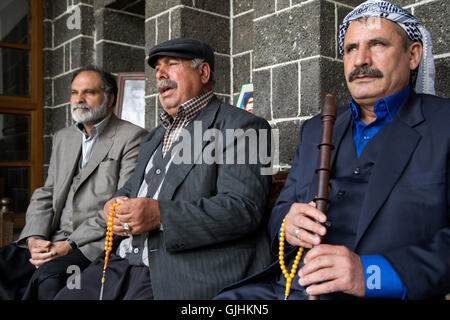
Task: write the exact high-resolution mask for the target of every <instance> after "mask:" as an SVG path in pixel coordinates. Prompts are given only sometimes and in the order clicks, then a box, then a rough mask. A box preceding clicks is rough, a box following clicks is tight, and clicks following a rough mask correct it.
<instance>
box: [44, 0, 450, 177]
mask: <svg viewBox="0 0 450 320" xmlns="http://www.w3.org/2000/svg"><path fill="white" fill-rule="evenodd" d="M362 2H363V1H361V0H342V1H335V0H220V1H212V0H45V1H44V3H45V12H46V15H45V20H44V35H45V45H44V46H45V48H44V56H45V61H44V69H45V78H44V87H45V92H44V114H45V150H46V151H45V157H46V159H45V163H48V158H49V155H50V147H51V137H52V134H53V133H54V132H55V131H56V130H57V129H59V128H62V127H65V126H68V125H71V123H72V122H71V116H70V109H69V88H70V80H71V74H72V72H73V71H74V70H76V69H77V68H78V67H80V66H82V65H85V64H88V63H95V64H98V65H99V66H100V67H104V68H105V69H107V70H109V71H111V72H113V73H118V72H122V71H123V72H125V71H141V72H145V74H146V79H147V82H146V96H145V99H146V115H145V119H146V122H145V124H146V128H147V129H151V128H153V127H155V126H156V125H157V123H158V117H157V114H158V112H159V110H160V108H161V106H160V105H159V101H158V98H157V92H156V89H155V85H154V83H155V81H154V78H155V74H154V71H153V69H152V68H150V67H149V66H148V65H147V64H146V61H145V57H146V55H147V54H148V50H149V49H150V48H151V47H152V46H154V45H155V44H158V43H160V42H162V41H165V40H168V39H173V38H177V37H196V38H199V39H201V40H204V41H205V42H207V43H209V44H210V45H211V46H212V47H213V48H214V50H215V60H216V67H215V79H216V87H215V89H214V91H215V93H216V94H217V95H218V97H219V98H221V99H222V100H224V101H226V102H229V103H231V104H234V103H235V102H236V100H237V97H238V95H239V91H240V87H241V85H242V84H243V83H247V82H253V84H254V90H255V95H254V99H255V103H254V104H255V114H257V115H259V116H261V117H264V118H265V119H267V120H268V121H269V122H270V124H271V125H272V127H273V128H276V129H278V130H279V133H280V164H281V168H282V169H288V168H289V167H290V165H291V163H292V160H293V157H294V153H295V150H296V148H297V139H298V132H299V129H300V126H301V125H302V123H303V122H304V121H305V120H307V119H309V118H310V117H312V116H313V115H315V114H317V113H318V112H319V110H320V108H321V106H322V101H323V97H324V96H325V94H326V93H333V94H334V95H336V98H337V101H338V104H344V103H347V102H348V100H349V98H350V95H349V93H348V90H347V88H346V85H345V80H344V77H343V63H342V59H341V57H340V56H339V54H338V48H337V39H336V37H337V34H338V26H339V23H340V22H341V21H342V19H343V18H344V17H345V15H346V14H347V13H348V12H350V11H351V10H352V9H353V8H354V7H355V6H357V5H358V4H360V3H362ZM393 2H395V3H397V4H399V5H401V6H403V7H404V8H406V9H407V10H409V11H410V12H412V13H413V14H414V15H415V16H416V17H418V18H419V19H420V20H421V21H422V23H423V24H424V25H425V26H426V27H427V29H428V30H429V31H430V33H431V36H432V39H433V43H434V48H433V53H434V57H435V64H436V93H437V95H439V96H442V97H446V98H450V87H449V86H448V83H450V67H449V66H450V30H449V25H448V23H447V21H448V16H449V15H450V12H449V11H450V6H449V5H448V4H449V3H448V0H397V1H395V0H394V1H393ZM70 6H77V7H79V8H80V14H81V18H82V23H81V27H80V28H79V29H76V30H68V29H67V19H68V18H69V17H70V14H71V11H69V10H68V8H70Z"/></svg>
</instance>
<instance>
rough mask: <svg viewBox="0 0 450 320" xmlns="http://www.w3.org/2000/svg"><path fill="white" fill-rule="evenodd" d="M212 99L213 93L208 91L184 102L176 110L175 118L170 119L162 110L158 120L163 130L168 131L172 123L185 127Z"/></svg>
mask: <svg viewBox="0 0 450 320" xmlns="http://www.w3.org/2000/svg"><path fill="white" fill-rule="evenodd" d="M212 97H213V92H212V91H208V92H207V93H204V94H202V95H200V96H197V97H195V98H192V99H190V100H188V101H186V102H185V103H183V104H181V106H180V107H179V108H178V112H177V115H176V116H175V118H172V116H171V115H170V114H169V113H168V112H167V111H166V110H164V109H163V110H162V111H161V112H160V114H159V119H160V120H161V124H162V126H163V127H164V129H166V130H168V129H169V130H170V129H171V126H172V125H173V124H174V123H178V124H184V125H187V124H188V123H189V122H191V120H192V119H194V117H195V116H196V115H197V114H198V113H199V112H200V110H202V109H203V108H204V107H205V106H206V105H207V104H208V102H209V101H210V100H211V99H212Z"/></svg>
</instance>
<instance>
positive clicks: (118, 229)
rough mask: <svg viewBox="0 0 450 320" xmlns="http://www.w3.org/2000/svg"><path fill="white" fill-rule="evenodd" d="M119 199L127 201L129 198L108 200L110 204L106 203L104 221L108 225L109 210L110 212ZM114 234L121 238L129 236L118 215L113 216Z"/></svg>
mask: <svg viewBox="0 0 450 320" xmlns="http://www.w3.org/2000/svg"><path fill="white" fill-rule="evenodd" d="M119 199H123V200H125V199H128V198H127V197H117V198H112V199H111V200H108V202H106V203H105V205H104V207H103V219H105V222H106V223H108V219H109V210H110V208H111V206H112V205H113V203H115V202H117V201H118V200H119ZM113 233H114V234H117V235H119V236H127V235H128V234H129V232H128V231H127V230H125V228H124V227H123V223H122V222H120V221H119V219H118V217H117V214H116V213H115V214H114V216H113Z"/></svg>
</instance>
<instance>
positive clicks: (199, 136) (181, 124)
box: [57, 38, 271, 299]
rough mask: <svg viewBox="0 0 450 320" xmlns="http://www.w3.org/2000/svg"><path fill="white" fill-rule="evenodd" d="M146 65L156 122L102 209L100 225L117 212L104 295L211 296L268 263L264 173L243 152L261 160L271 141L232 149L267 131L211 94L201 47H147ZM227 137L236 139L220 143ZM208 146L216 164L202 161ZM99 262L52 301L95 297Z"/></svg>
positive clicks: (179, 43) (209, 57) (207, 57)
mask: <svg viewBox="0 0 450 320" xmlns="http://www.w3.org/2000/svg"><path fill="white" fill-rule="evenodd" d="M148 63H149V65H150V66H151V67H152V68H154V69H155V70H156V87H157V89H158V95H159V101H160V102H161V105H162V106H163V110H162V112H161V113H160V121H161V125H159V126H158V127H156V128H155V129H153V130H152V131H151V132H150V133H149V135H148V136H147V137H146V138H145V139H144V141H143V142H142V144H141V148H140V152H139V157H138V164H137V166H136V169H135V172H134V174H133V176H132V177H131V178H130V179H129V180H128V181H127V182H126V183H125V185H124V187H123V188H121V189H120V190H118V191H117V193H116V194H115V196H114V198H112V199H111V200H110V201H108V202H107V203H106V204H105V207H104V216H105V220H107V221H108V215H109V209H110V207H111V206H112V205H113V203H117V204H118V206H116V207H115V210H114V217H113V221H112V225H113V232H114V234H115V235H116V237H115V238H114V246H113V249H112V251H111V254H110V257H109V262H108V265H107V270H106V282H105V283H104V288H103V290H102V298H103V299H209V298H212V297H213V296H214V295H215V294H216V293H217V291H218V290H219V289H220V288H221V287H223V286H225V285H227V284H230V283H232V282H234V281H237V280H239V279H242V278H244V277H245V276H247V275H249V274H250V273H252V272H256V271H258V270H261V269H262V268H263V266H264V265H267V264H268V263H269V262H270V261H269V259H270V255H269V251H268V238H267V236H266V231H265V226H266V223H267V221H266V217H265V215H266V205H267V203H268V194H269V188H270V182H271V176H270V175H264V174H263V172H264V171H263V170H262V169H264V168H263V167H264V166H263V165H262V164H261V162H260V161H250V160H251V159H250V155H251V153H252V150H250V149H252V148H254V147H258V148H262V149H263V150H262V151H263V152H265V154H266V155H267V154H268V150H267V149H268V148H270V143H263V142H262V141H263V140H261V139H257V140H255V143H254V144H251V145H245V147H244V148H237V145H238V144H239V143H238V141H242V140H246V139H245V137H244V136H245V135H246V134H247V133H249V132H253V133H256V134H257V137H259V133H260V132H266V133H267V132H269V131H270V126H269V124H268V123H267V121H265V120H264V119H261V118H258V117H256V116H254V115H252V114H250V113H248V112H245V111H243V110H241V109H239V108H236V107H233V106H231V105H228V104H226V103H223V102H221V101H220V100H219V99H217V98H216V97H215V96H214V94H213V93H212V89H213V83H214V81H213V79H212V74H213V71H214V53H213V50H212V49H211V48H210V47H209V46H208V45H207V44H205V43H203V42H201V41H198V40H195V39H187V38H181V39H174V40H169V41H166V42H164V43H161V44H159V45H157V46H155V47H153V48H152V49H151V50H150V53H149V57H148ZM230 132H231V133H233V132H235V133H236V132H237V134H236V135H234V137H233V138H232V139H231V141H229V140H226V141H225V140H223V139H222V137H225V136H226V134H230ZM268 135H270V132H269V133H268ZM208 137H209V138H208ZM266 137H267V135H266ZM242 138H243V139H242ZM268 139H269V140H270V137H269V138H268ZM221 141H222V142H223V143H222V142H221ZM180 146H182V148H181V147H180ZM212 149H214V152H213V153H214V156H213V158H214V159H216V160H217V161H209V160H211V159H206V158H207V157H205V155H208V154H212V153H211V152H210V151H211V150H212ZM180 153H183V161H179V160H180V159H179V158H178V155H180ZM230 154H231V156H229V155H230ZM236 156H237V158H243V159H244V160H245V161H235V160H236V159H235V157H236ZM241 160H242V159H241ZM266 169H267V168H266ZM103 266H104V259H103V258H99V259H98V260H97V261H94V262H93V263H92V264H91V265H90V266H89V267H88V268H87V269H86V270H85V271H84V272H83V273H82V274H81V285H80V289H73V290H70V289H69V288H64V289H63V290H62V291H60V293H59V294H58V296H57V299H99V294H100V287H101V282H100V279H101V277H102V270H103Z"/></svg>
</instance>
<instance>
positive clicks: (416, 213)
mask: <svg viewBox="0 0 450 320" xmlns="http://www.w3.org/2000/svg"><path fill="white" fill-rule="evenodd" d="M339 47H340V51H341V55H342V56H343V62H344V74H345V78H346V82H347V87H348V89H349V91H350V94H351V96H352V99H351V101H350V103H349V104H348V105H346V106H342V107H340V108H338V109H337V117H336V121H335V125H334V129H333V136H332V141H333V144H334V145H335V148H334V150H333V151H332V153H331V161H330V163H331V173H330V183H329V190H330V191H329V198H328V199H329V200H330V204H329V206H328V211H327V215H326V216H325V215H324V213H323V212H321V211H319V210H317V208H316V206H315V204H314V202H312V200H313V199H314V197H315V190H317V175H316V174H315V168H316V166H317V164H318V158H319V155H318V152H317V144H318V143H319V142H320V139H321V130H320V127H321V120H320V116H316V117H314V118H312V119H310V120H308V121H306V122H305V123H304V124H303V125H302V127H301V130H300V136H299V147H298V149H297V153H296V155H295V158H294V162H293V164H292V169H291V171H290V173H289V176H288V178H287V181H286V184H285V186H284V188H283V190H282V191H281V193H280V196H279V198H278V200H277V203H276V204H275V207H274V209H273V211H272V214H271V216H270V221H269V230H270V231H269V232H270V235H271V239H272V248H273V252H274V253H276V254H279V252H282V253H283V254H280V257H281V258H280V260H279V261H278V262H276V263H274V264H272V265H271V266H269V267H268V268H266V269H265V270H263V271H262V272H261V273H259V274H258V275H256V276H252V277H250V278H249V279H246V280H244V281H242V282H241V283H236V284H233V285H231V286H230V287H228V288H226V289H225V290H223V292H221V293H220V294H219V295H218V296H217V299H285V298H287V299H303V300H304V299H306V298H307V294H308V295H309V297H311V296H317V295H320V299H355V298H365V299H369V298H383V299H433V298H434V299H436V298H437V299H442V298H443V297H444V295H445V294H446V293H448V292H450V267H449V260H450V213H449V205H450V193H449V185H450V181H449V178H450V175H449V173H450V168H449V151H450V126H449V123H448V121H449V119H450V100H448V99H441V98H439V97H436V96H434V64H433V56H432V53H431V52H432V50H431V37H430V34H429V33H428V32H427V31H426V29H425V28H424V27H423V26H422V25H421V24H420V22H419V21H418V20H417V19H416V18H415V17H414V16H412V15H411V14H410V13H408V12H407V11H406V10H404V9H402V8H400V7H399V6H397V5H395V4H392V3H389V2H387V1H366V2H364V3H362V4H360V5H359V6H358V7H356V8H355V9H354V10H353V11H352V12H350V13H349V14H348V15H347V16H346V17H345V19H344V21H343V22H342V24H341V25H340V33H339ZM317 222H319V223H317ZM280 231H281V232H280ZM300 247H303V248H305V249H309V250H305V252H303V253H302V251H301V249H300ZM299 252H300V253H299ZM298 253H299V254H300V255H303V256H302V258H301V260H300V262H298V258H296V256H297V254H298ZM296 261H297V262H296ZM292 270H293V271H292ZM291 275H292V277H291ZM287 283H291V284H292V286H291V287H290V288H289V286H286V284H287Z"/></svg>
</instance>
